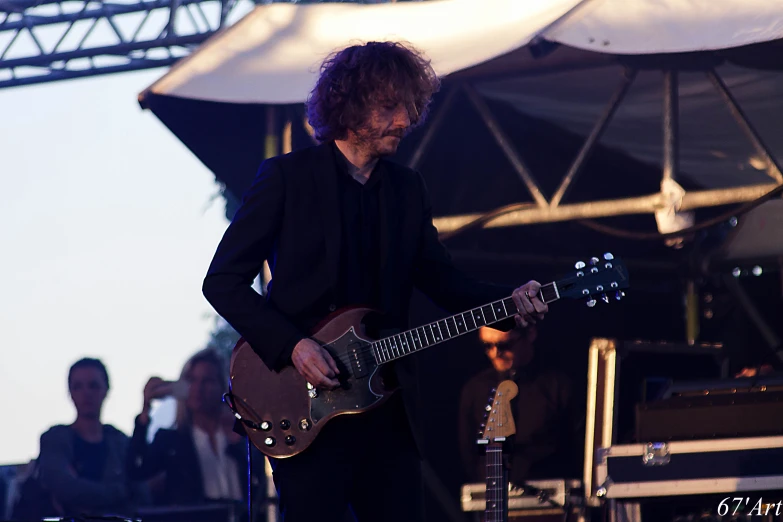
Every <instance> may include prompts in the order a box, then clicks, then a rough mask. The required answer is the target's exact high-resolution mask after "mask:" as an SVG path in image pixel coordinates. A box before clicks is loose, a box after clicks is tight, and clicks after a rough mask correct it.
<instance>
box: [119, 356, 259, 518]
mask: <svg viewBox="0 0 783 522" xmlns="http://www.w3.org/2000/svg"><path fill="white" fill-rule="evenodd" d="M226 380H227V379H226V376H225V366H224V363H223V360H222V358H221V357H220V356H219V355H218V354H217V353H216V352H215V351H214V350H210V349H207V350H204V351H202V352H199V353H197V354H196V355H194V356H193V357H192V358H191V359H190V360H189V361H188V362H187V363H186V364H185V367H184V368H183V370H182V375H181V379H180V380H179V381H176V382H171V381H164V380H163V379H160V378H158V377H152V378H151V379H150V380H149V381H148V382H147V384H146V386H144V394H143V397H144V399H143V401H144V402H143V407H142V410H141V413H140V414H139V415H138V416H137V417H136V423H135V429H134V431H133V437H132V438H131V443H130V450H129V452H128V462H127V467H128V474H129V476H131V477H132V478H134V479H136V480H149V479H153V478H155V477H161V475H162V491H158V492H157V493H158V494H157V495H156V499H155V500H156V503H157V504H161V505H179V506H186V505H198V504H204V503H208V502H215V501H239V500H243V498H244V495H245V492H246V491H247V475H246V474H245V472H244V470H245V468H244V464H243V463H244V462H245V457H246V456H245V446H244V445H243V444H242V443H241V442H240V441H239V440H238V437H237V436H236V435H235V434H233V433H231V431H230V423H226V422H224V420H225V414H226V413H227V412H228V410H227V409H224V408H223V405H222V394H223V392H224V391H225V383H226ZM168 396H172V397H175V398H176V399H177V402H178V407H177V420H176V423H175V426H173V427H172V428H170V429H161V430H158V431H157V432H156V433H155V438H154V440H153V441H152V443H148V442H147V434H148V430H149V425H150V408H151V402H152V401H153V400H154V399H160V398H163V397H168Z"/></svg>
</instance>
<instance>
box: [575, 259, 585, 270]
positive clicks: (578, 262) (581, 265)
mask: <svg viewBox="0 0 783 522" xmlns="http://www.w3.org/2000/svg"><path fill="white" fill-rule="evenodd" d="M585 266H587V265H585V263H584V261H577V262H576V264H575V265H574V268H576V269H577V270H581V269H583V268H584V267H585Z"/></svg>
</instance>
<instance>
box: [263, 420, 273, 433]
mask: <svg viewBox="0 0 783 522" xmlns="http://www.w3.org/2000/svg"><path fill="white" fill-rule="evenodd" d="M261 429H262V430H264V431H269V430H271V429H272V423H271V422H269V421H261Z"/></svg>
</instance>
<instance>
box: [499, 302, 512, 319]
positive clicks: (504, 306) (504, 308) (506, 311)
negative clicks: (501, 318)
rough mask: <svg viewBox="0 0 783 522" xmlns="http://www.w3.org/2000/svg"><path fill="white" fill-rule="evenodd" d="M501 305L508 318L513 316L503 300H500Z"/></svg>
mask: <svg viewBox="0 0 783 522" xmlns="http://www.w3.org/2000/svg"><path fill="white" fill-rule="evenodd" d="M500 304H502V305H503V312H504V313H505V314H506V317H508V316H509V315H511V314H509V313H508V310H507V309H506V302H505V301H504V300H503V299H501V300H500Z"/></svg>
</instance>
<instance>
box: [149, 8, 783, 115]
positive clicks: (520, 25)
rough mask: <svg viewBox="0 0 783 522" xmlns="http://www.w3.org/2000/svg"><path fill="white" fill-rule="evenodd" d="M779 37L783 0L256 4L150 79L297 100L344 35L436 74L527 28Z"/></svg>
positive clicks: (609, 39)
mask: <svg viewBox="0 0 783 522" xmlns="http://www.w3.org/2000/svg"><path fill="white" fill-rule="evenodd" d="M781 38H783V5H781V4H779V3H777V2H770V1H768V0H723V1H721V2H715V1H711V0H691V1H687V2H685V1H682V0H659V1H656V2H649V1H644V0H524V1H521V0H480V1H477V0H433V1H429V2H404V3H385V4H373V5H359V4H328V3H324V4H308V5H296V4H286V3H275V4H268V5H263V6H259V7H256V8H255V10H254V11H252V12H251V13H250V14H248V15H247V16H246V17H245V18H243V19H242V20H241V21H240V22H238V23H237V24H236V25H235V26H233V27H231V28H229V29H228V30H226V31H224V32H222V33H221V34H219V35H217V36H215V37H214V38H212V39H211V40H210V41H208V42H207V43H205V44H204V45H203V46H202V47H201V48H200V49H198V51H196V52H195V53H194V54H193V55H192V56H191V57H189V58H188V59H186V60H183V62H182V63H181V64H179V65H178V66H177V67H175V68H173V69H172V71H171V72H169V73H168V74H166V75H165V76H164V77H163V78H161V79H160V80H159V81H158V82H156V83H155V84H154V85H153V86H152V87H151V90H152V92H154V93H156V94H164V95H169V96H180V97H185V98H194V99H201V100H212V101H221V102H229V103H264V104H281V103H297V102H303V101H304V100H305V99H306V97H307V94H308V92H309V91H310V89H311V88H312V85H313V83H314V80H315V76H316V74H317V67H318V64H319V63H320V61H321V60H323V58H324V57H326V56H327V55H328V54H329V53H330V52H332V51H334V50H336V49H339V48H341V47H344V46H345V45H348V44H350V43H351V42H353V41H369V40H404V41H407V42H410V43H412V44H413V45H415V46H417V47H419V48H420V49H422V50H424V51H425V52H426V53H427V55H428V56H429V57H430V58H431V59H432V62H433V66H434V68H435V70H436V72H437V73H438V74H439V75H443V76H446V75H449V74H453V73H455V72H458V71H463V70H465V69H468V68H470V67H473V66H476V65H479V64H483V63H486V62H489V61H491V60H493V59H495V58H498V57H500V56H503V55H505V54H507V53H510V52H512V51H515V50H518V49H520V48H523V47H525V46H527V45H529V44H530V43H531V42H533V41H534V40H536V39H544V40H547V41H551V42H558V43H561V44H564V45H567V46H569V47H573V48H576V49H582V50H585V51H593V52H597V53H602V54H659V53H675V52H677V53H679V52H691V51H704V50H715V49H727V48H734V47H740V46H744V45H749V44H754V43H760V42H767V41H772V40H777V39H781Z"/></svg>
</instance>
